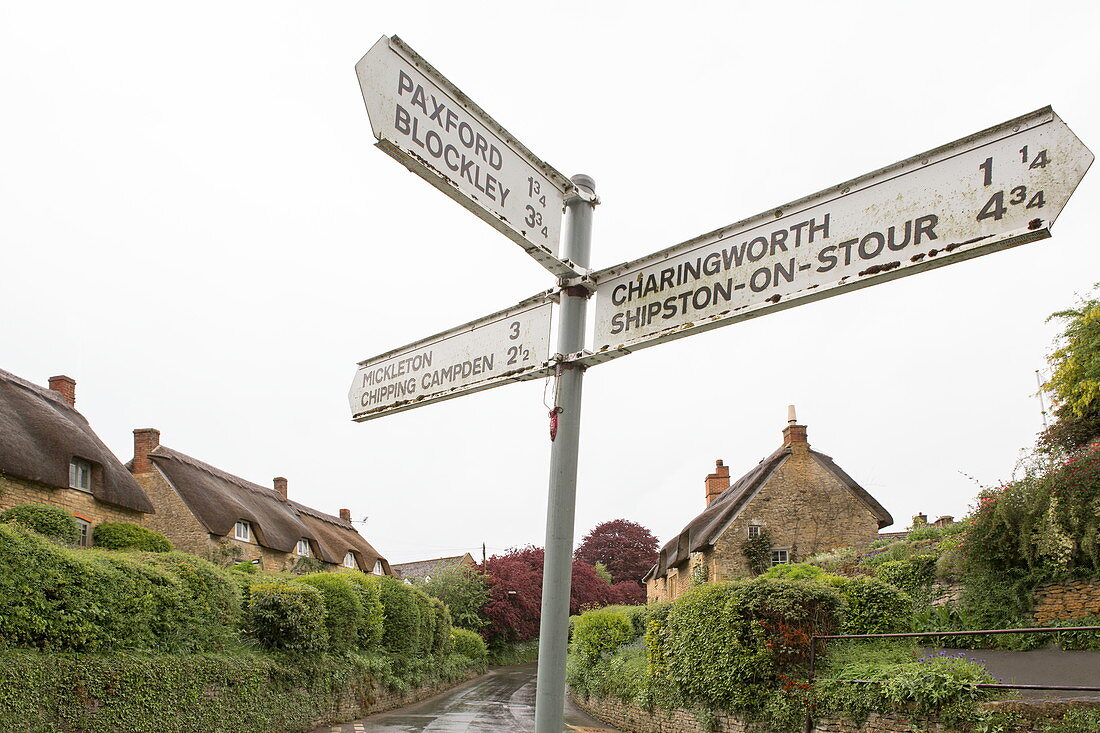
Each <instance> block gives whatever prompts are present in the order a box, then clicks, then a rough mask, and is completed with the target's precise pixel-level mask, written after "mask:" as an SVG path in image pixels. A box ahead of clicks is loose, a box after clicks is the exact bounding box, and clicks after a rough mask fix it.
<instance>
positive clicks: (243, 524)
mask: <svg viewBox="0 0 1100 733" xmlns="http://www.w3.org/2000/svg"><path fill="white" fill-rule="evenodd" d="M242 528H243V529H244V536H243V537H242V536H241V529H242ZM233 539H235V540H240V541H241V542H251V541H252V523H251V522H249V521H248V520H247V519H238V520H237V521H236V522H235V523H234V524H233Z"/></svg>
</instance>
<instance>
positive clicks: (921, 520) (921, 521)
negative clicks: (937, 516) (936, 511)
mask: <svg viewBox="0 0 1100 733" xmlns="http://www.w3.org/2000/svg"><path fill="white" fill-rule="evenodd" d="M926 524H928V515H927V514H923V513H922V514H914V515H913V526H914V527H923V526H924V525H926Z"/></svg>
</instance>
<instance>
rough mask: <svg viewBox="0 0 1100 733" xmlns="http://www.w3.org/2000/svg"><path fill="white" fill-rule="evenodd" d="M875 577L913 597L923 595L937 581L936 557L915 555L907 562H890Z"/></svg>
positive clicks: (879, 569)
mask: <svg viewBox="0 0 1100 733" xmlns="http://www.w3.org/2000/svg"><path fill="white" fill-rule="evenodd" d="M875 575H876V576H877V577H879V578H880V579H882V580H885V581H886V582H887V583H890V584H891V585H894V586H897V587H898V588H901V589H902V590H903V591H905V592H906V593H908V594H909V595H911V596H912V595H919V594H923V593H925V592H926V591H927V590H928V589H929V588H930V587H931V586H932V583H933V582H935V580H936V556H935V555H913V556H912V557H909V558H908V559H905V560H890V561H887V562H884V563H882V564H881V565H879V566H878V569H877V571H876V573H875Z"/></svg>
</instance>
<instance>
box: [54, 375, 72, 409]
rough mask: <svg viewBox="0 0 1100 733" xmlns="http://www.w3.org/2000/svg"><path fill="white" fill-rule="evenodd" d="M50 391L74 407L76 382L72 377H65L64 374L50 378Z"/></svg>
mask: <svg viewBox="0 0 1100 733" xmlns="http://www.w3.org/2000/svg"><path fill="white" fill-rule="evenodd" d="M50 389H52V390H53V391H54V392H57V393H58V394H59V395H61V396H62V397H64V398H65V401H66V402H68V403H69V404H70V405H72V406H74V407H75V406H76V380H75V379H73V378H72V377H66V376H65V375H64V374H59V375H58V376H56V377H50Z"/></svg>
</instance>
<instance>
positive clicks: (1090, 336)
mask: <svg viewBox="0 0 1100 733" xmlns="http://www.w3.org/2000/svg"><path fill="white" fill-rule="evenodd" d="M1055 319H1057V320H1060V321H1062V322H1063V323H1064V324H1065V328H1064V329H1063V331H1062V333H1061V334H1060V335H1059V336H1058V339H1057V340H1056V342H1055V344H1056V345H1057V348H1056V349H1055V350H1054V353H1053V354H1051V355H1050V365H1051V367H1052V374H1051V378H1050V381H1049V382H1047V383H1046V385H1044V386H1043V390H1044V391H1045V392H1047V393H1048V394H1049V395H1050V396H1051V399H1052V400H1053V402H1054V415H1055V418H1056V420H1055V422H1054V424H1053V425H1051V426H1050V427H1049V428H1047V429H1046V430H1045V431H1044V432H1043V434H1042V436H1040V438H1039V444H1040V445H1041V446H1043V447H1045V448H1047V449H1052V448H1062V449H1064V450H1075V449H1077V448H1080V447H1081V446H1083V445H1086V444H1087V443H1089V442H1091V441H1092V440H1093V439H1094V438H1096V437H1097V436H1098V435H1100V300H1097V299H1096V298H1089V299H1081V300H1080V302H1079V303H1078V306H1077V307H1076V308H1071V309H1069V310H1064V311H1058V312H1057V313H1053V314H1051V316H1050V317H1049V318H1048V319H1047V320H1048V321H1050V320H1055Z"/></svg>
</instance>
